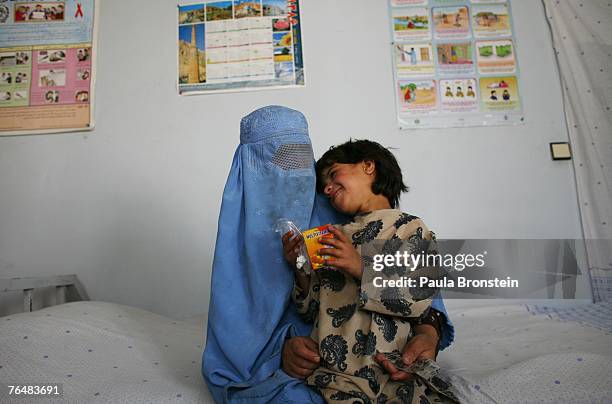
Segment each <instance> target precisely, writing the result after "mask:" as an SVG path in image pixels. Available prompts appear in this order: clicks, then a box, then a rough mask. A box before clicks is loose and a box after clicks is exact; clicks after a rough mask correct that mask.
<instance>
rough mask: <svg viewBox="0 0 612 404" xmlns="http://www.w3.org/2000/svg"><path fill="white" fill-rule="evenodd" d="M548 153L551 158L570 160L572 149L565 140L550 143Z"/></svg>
mask: <svg viewBox="0 0 612 404" xmlns="http://www.w3.org/2000/svg"><path fill="white" fill-rule="evenodd" d="M550 154H551V156H552V159H553V160H571V158H572V151H571V150H570V146H569V143H567V142H560V143H551V144H550Z"/></svg>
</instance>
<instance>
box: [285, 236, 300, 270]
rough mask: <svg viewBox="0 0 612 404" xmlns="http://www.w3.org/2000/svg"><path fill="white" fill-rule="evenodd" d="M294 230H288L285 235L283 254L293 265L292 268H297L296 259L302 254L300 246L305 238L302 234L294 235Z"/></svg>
mask: <svg viewBox="0 0 612 404" xmlns="http://www.w3.org/2000/svg"><path fill="white" fill-rule="evenodd" d="M291 237H293V232H292V231H288V232H287V233H285V234H284V235H283V238H282V241H283V255H284V256H285V259H286V260H287V262H288V263H289V265H291V268H295V261H296V260H297V257H298V255H300V246H301V244H302V243H304V239H303V238H302V237H301V236H299V235H298V236H297V237H293V238H291Z"/></svg>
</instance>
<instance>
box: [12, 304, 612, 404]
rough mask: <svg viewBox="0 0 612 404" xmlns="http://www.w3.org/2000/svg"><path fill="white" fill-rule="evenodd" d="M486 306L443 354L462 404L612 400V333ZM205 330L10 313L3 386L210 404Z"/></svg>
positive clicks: (72, 311) (91, 312)
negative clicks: (48, 386) (51, 386)
mask: <svg viewBox="0 0 612 404" xmlns="http://www.w3.org/2000/svg"><path fill="white" fill-rule="evenodd" d="M482 302H483V304H482V306H481V307H479V306H475V305H474V302H473V301H472V302H471V303H470V306H469V307H468V306H461V305H460V304H456V302H452V301H449V302H448V306H449V315H450V317H451V318H452V319H453V322H454V324H455V328H456V339H455V342H454V344H453V345H452V346H451V348H450V349H448V350H445V351H442V352H441V353H440V356H439V358H438V362H439V363H440V365H441V366H442V367H443V369H444V370H443V372H444V373H445V375H446V376H447V377H449V378H450V379H451V380H452V381H453V383H454V384H455V386H456V387H457V389H458V391H459V394H460V396H461V397H462V398H463V400H464V401H465V402H470V403H490V402H499V403H562V402H566V403H577V402H580V403H586V402H594V403H612V388H611V387H610V385H611V384H612V383H610V382H611V381H612V380H611V379H610V375H611V374H612V335H611V334H610V332H609V331H606V329H605V328H604V329H598V328H596V327H592V326H590V325H588V324H587V323H584V324H581V323H578V322H576V321H569V320H567V318H565V319H558V318H555V317H552V316H549V315H548V314H539V313H536V312H535V311H533V310H531V311H530V310H527V307H526V306H525V305H504V306H491V305H490V304H489V303H488V302H487V301H482ZM203 330H204V317H195V318H192V319H190V320H189V321H178V320H173V319H170V318H168V317H164V316H160V315H156V314H153V313H150V312H147V311H144V310H141V309H137V308H133V307H128V306H122V305H118V304H113V303H103V302H73V303H67V304H63V305H59V306H53V307H49V308H46V309H43V310H39V311H35V312H32V313H23V314H15V315H11V316H7V317H3V318H0V381H1V382H2V383H3V384H11V383H15V384H17V383H19V384H21V385H23V384H28V383H62V384H63V398H62V399H61V400H57V402H62V401H63V402H71V403H81V402H88V403H89V402H93V403H96V402H99V403H107V402H114V403H115V402H130V403H144V402H146V403H151V402H162V401H168V402H194V403H196V402H197V403H210V402H212V399H211V396H210V394H209V393H208V391H207V389H206V386H205V384H204V382H203V380H202V376H201V373H200V358H201V354H202V350H203V343H204V341H203V338H204V332H203ZM0 401H2V402H15V403H23V402H24V401H23V399H15V400H12V401H11V400H7V399H6V397H1V398H0Z"/></svg>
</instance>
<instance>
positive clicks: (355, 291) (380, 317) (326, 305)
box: [292, 209, 435, 396]
mask: <svg viewBox="0 0 612 404" xmlns="http://www.w3.org/2000/svg"><path fill="white" fill-rule="evenodd" d="M337 227H338V228H339V229H340V230H341V231H342V232H343V233H344V234H345V235H346V236H347V237H348V238H349V239H350V240H352V241H353V245H354V246H355V248H356V249H357V251H358V252H359V253H360V254H361V255H362V259H363V261H364V274H363V277H362V281H360V280H358V279H355V278H353V277H352V276H350V275H347V274H345V273H343V272H342V271H339V270H334V269H329V268H323V269H320V270H317V271H315V272H313V273H312V274H311V275H310V286H309V290H308V291H307V293H305V291H302V290H301V289H300V287H299V286H298V284H297V282H296V283H295V285H294V289H293V293H292V298H293V301H294V302H295V303H296V305H297V307H298V311H299V312H300V314H301V315H302V316H303V318H304V319H305V320H306V321H309V322H313V323H314V327H313V330H312V334H311V337H312V338H313V339H314V340H315V341H316V342H317V343H318V344H319V354H320V356H321V366H320V368H319V370H322V371H324V372H321V371H318V372H315V373H314V374H313V375H312V376H311V377H310V378H309V379H308V383H309V384H312V385H315V386H318V385H320V384H321V383H323V384H324V385H325V386H327V385H329V383H333V382H334V380H336V378H335V376H334V374H338V376H340V374H342V376H343V377H344V376H349V377H354V378H358V379H360V380H361V381H362V382H363V381H367V386H368V388H369V390H371V391H369V392H368V393H369V394H367V395H368V396H375V395H376V394H377V393H378V390H380V387H381V380H382V379H385V378H386V377H387V375H386V374H385V372H384V371H383V370H382V369H381V367H380V366H379V365H378V363H376V362H375V361H374V358H373V356H372V355H374V354H375V353H376V351H380V352H392V351H395V350H399V351H401V350H402V349H403V347H404V345H405V344H406V341H407V340H408V339H409V338H410V337H411V336H412V331H411V324H410V323H411V321H412V320H417V319H418V318H419V317H420V316H422V315H425V314H427V313H428V311H429V308H430V307H431V302H432V297H433V296H432V295H433V293H434V291H432V290H429V291H428V290H427V289H419V288H408V287H375V286H374V285H373V284H372V282H371V279H372V278H373V276H382V277H383V278H384V279H387V280H397V279H400V278H402V277H405V276H410V277H416V276H418V274H419V273H420V272H421V273H422V271H423V270H426V268H420V267H418V268H416V270H414V271H410V270H409V269H407V268H402V267H392V268H391V269H389V268H385V269H383V270H382V271H380V272H376V273H374V272H373V271H374V269H373V259H372V258H373V257H372V256H364V254H363V252H362V248H363V249H364V250H366V248H364V245H365V244H368V243H369V244H368V248H367V250H368V251H370V250H371V246H376V247H377V249H379V250H380V251H378V253H379V254H395V252H396V251H400V252H401V253H402V254H403V252H404V251H406V252H407V253H408V254H419V253H422V252H427V251H432V249H434V248H435V235H434V234H433V233H432V232H430V231H429V230H428V229H427V227H426V226H425V224H424V223H423V222H422V221H421V219H419V218H417V217H416V216H411V215H408V214H406V213H402V212H401V211H400V210H396V209H384V210H377V211H373V212H370V213H367V214H364V215H359V216H356V217H355V218H354V219H353V220H352V221H351V222H349V223H346V224H344V225H340V226H337ZM368 279H369V280H368ZM362 282H363V284H362ZM311 379H312V380H311ZM323 379H325V380H323ZM385 380H386V379H385ZM324 382H326V383H327V384H325V383H324ZM357 384H362V383H357ZM325 386H319V387H325Z"/></svg>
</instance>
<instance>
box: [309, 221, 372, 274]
mask: <svg viewBox="0 0 612 404" xmlns="http://www.w3.org/2000/svg"><path fill="white" fill-rule="evenodd" d="M329 232H330V233H332V234H333V235H334V238H331V237H325V236H323V237H321V238H319V243H321V244H323V245H328V246H331V247H333V248H321V249H319V255H329V256H330V257H329V258H327V259H326V260H324V261H323V263H324V264H325V266H329V267H332V268H336V269H339V270H341V271H343V272H345V273H347V274H349V275H351V276H353V277H354V278H357V279H361V276H362V275H363V265H362V261H361V255H359V253H358V252H357V250H356V249H355V247H353V243H351V241H350V240H349V239H348V238H347V237H346V236H345V235H344V233H342V232H341V231H340V230H338V229H337V228H335V227H333V226H330V227H329Z"/></svg>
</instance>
